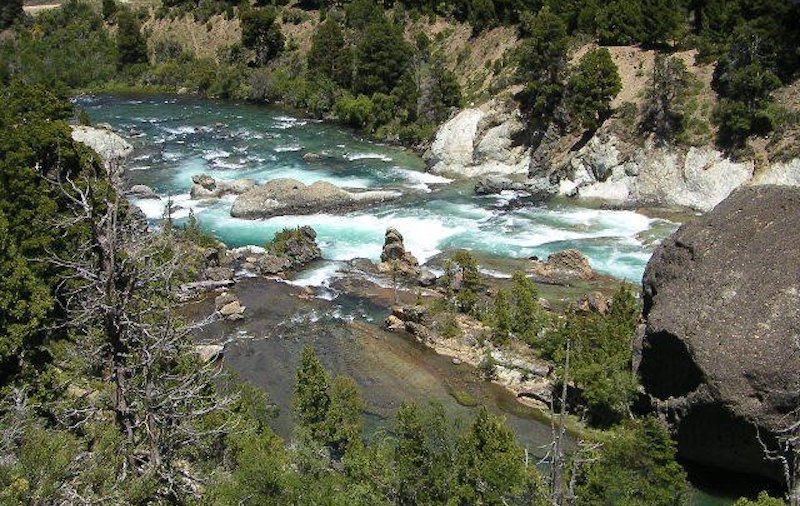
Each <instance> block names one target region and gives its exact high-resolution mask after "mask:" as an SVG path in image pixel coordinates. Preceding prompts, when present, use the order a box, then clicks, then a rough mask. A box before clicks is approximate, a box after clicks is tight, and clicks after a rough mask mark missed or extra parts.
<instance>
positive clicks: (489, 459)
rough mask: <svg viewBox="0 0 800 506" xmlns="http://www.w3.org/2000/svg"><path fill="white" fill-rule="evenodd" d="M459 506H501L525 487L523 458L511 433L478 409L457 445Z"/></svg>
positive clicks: (497, 420)
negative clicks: (466, 505)
mask: <svg viewBox="0 0 800 506" xmlns="http://www.w3.org/2000/svg"><path fill="white" fill-rule="evenodd" d="M458 449H459V451H458V464H457V466H458V472H457V475H458V477H459V487H458V488H457V491H458V492H457V493H458V495H459V496H460V497H459V499H460V504H484V505H487V506H488V505H496V506H502V505H505V504H509V503H511V502H512V498H513V497H514V496H516V495H517V494H520V493H521V492H522V491H523V490H524V488H525V485H526V482H527V477H528V472H527V471H526V469H525V455H524V452H523V450H522V448H521V447H520V446H519V444H517V440H516V436H515V434H514V431H513V430H511V428H509V427H508V426H507V425H506V424H505V422H504V421H503V420H502V419H500V418H498V417H496V416H493V415H491V414H490V413H489V411H488V410H487V409H486V407H481V408H480V409H479V410H478V413H477V414H476V415H475V420H474V421H473V422H472V425H471V426H470V428H469V429H468V430H467V431H466V433H465V434H463V435H462V436H461V438H460V441H459V444H458Z"/></svg>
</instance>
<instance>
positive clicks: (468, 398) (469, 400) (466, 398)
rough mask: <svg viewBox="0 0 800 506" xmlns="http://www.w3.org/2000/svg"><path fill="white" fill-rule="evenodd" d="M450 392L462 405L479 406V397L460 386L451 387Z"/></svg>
mask: <svg viewBox="0 0 800 506" xmlns="http://www.w3.org/2000/svg"><path fill="white" fill-rule="evenodd" d="M449 394H450V395H451V396H452V397H453V399H455V400H456V402H457V403H459V404H460V405H461V406H465V407H468V408H474V407H477V406H478V404H479V402H478V399H476V398H475V396H473V395H472V394H471V393H469V392H467V391H465V390H461V389H458V388H453V389H450V391H449Z"/></svg>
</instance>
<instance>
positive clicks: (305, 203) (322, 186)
mask: <svg viewBox="0 0 800 506" xmlns="http://www.w3.org/2000/svg"><path fill="white" fill-rule="evenodd" d="M399 196H400V194H399V193H398V192H393V191H383V190H373V191H364V192H350V191H347V190H344V189H342V188H339V187H338V186H336V185H333V184H331V183H328V182H325V181H317V182H315V183H313V184H311V185H308V186H306V185H305V184H303V183H301V182H300V181H297V180H294V179H289V178H280V179H273V180H271V181H268V182H267V183H265V184H264V185H262V186H256V187H254V188H252V189H250V190H248V191H246V192H244V193H242V194H241V195H239V196H238V197H236V200H235V201H234V203H233V207H231V216H233V217H235V218H247V219H258V218H269V217H272V216H282V215H287V214H314V213H320V212H331V211H346V210H353V209H357V208H361V207H367V206H369V205H371V204H375V203H378V202H383V201H385V200H390V199H394V198H397V197H399Z"/></svg>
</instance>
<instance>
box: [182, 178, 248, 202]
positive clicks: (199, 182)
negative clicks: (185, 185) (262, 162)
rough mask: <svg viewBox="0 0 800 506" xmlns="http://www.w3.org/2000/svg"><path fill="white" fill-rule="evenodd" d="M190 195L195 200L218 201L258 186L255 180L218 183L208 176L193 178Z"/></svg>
mask: <svg viewBox="0 0 800 506" xmlns="http://www.w3.org/2000/svg"><path fill="white" fill-rule="evenodd" d="M192 183H194V184H193V185H192V188H191V190H189V195H190V196H191V197H192V198H193V199H217V198H220V197H222V196H225V195H231V194H233V195H239V194H241V193H244V192H246V191H247V190H250V189H251V188H253V187H255V186H256V182H255V180H253V179H234V180H231V181H218V180H216V179H214V178H213V177H211V176H209V175H208V174H198V175H196V176H192Z"/></svg>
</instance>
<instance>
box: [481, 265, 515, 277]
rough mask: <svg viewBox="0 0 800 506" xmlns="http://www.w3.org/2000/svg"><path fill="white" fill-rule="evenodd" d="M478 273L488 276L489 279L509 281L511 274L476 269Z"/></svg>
mask: <svg viewBox="0 0 800 506" xmlns="http://www.w3.org/2000/svg"><path fill="white" fill-rule="evenodd" d="M478 272H480V273H481V274H483V275H484V276H489V277H490V278H496V279H511V274H508V273H507V272H500V271H496V270H494V269H485V268H483V267H480V268H478Z"/></svg>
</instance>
